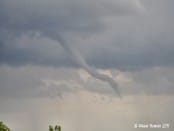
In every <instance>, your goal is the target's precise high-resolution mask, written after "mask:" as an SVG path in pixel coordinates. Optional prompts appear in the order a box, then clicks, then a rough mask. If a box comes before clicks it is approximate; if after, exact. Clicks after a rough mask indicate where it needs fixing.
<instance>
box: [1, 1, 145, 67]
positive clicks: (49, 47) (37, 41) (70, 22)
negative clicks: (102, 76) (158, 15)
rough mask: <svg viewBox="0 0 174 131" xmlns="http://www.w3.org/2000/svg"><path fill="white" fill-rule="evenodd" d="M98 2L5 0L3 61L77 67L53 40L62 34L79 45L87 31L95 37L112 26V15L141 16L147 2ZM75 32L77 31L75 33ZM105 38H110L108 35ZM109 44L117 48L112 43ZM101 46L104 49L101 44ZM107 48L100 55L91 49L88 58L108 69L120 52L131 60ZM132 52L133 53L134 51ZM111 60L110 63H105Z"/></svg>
mask: <svg viewBox="0 0 174 131" xmlns="http://www.w3.org/2000/svg"><path fill="white" fill-rule="evenodd" d="M96 2H97V3H96ZM96 2H93V1H79V0H73V1H61V0H59V1H54V0H52V1H49V2H47V1H40V0H37V1H22V0H15V1H11V0H7V1H1V6H2V8H1V9H0V10H1V14H0V18H1V23H0V28H1V31H0V34H1V37H0V47H1V48H0V51H1V54H0V63H1V64H4V63H5V64H10V65H25V64H40V65H51V66H76V65H75V63H73V62H72V61H71V60H70V59H69V58H68V57H67V56H66V53H64V52H62V51H61V50H62V48H61V47H60V46H59V45H58V44H55V43H56V42H55V41H53V40H54V39H55V37H57V35H58V34H61V35H63V36H65V39H68V40H69V42H71V44H74V46H78V45H77V44H75V41H73V40H75V39H78V38H80V36H81V34H83V33H84V34H86V35H87V36H89V35H90V36H94V37H95V35H96V34H98V33H99V32H100V33H101V31H102V32H104V30H103V29H104V28H105V29H106V28H107V26H108V25H107V24H108V23H107V22H106V20H107V19H108V20H109V18H110V17H113V18H116V19H117V17H120V18H121V17H128V18H129V17H130V16H137V17H138V16H139V13H141V12H143V11H144V10H145V9H144V6H143V4H141V3H140V2H139V1H138V0H132V1H128V0H125V1H120V0H118V1H112V0H110V1H108V2H105V1H103V0H98V1H96ZM134 18H135V17H134ZM121 19H122V18H121ZM114 25H115V24H114ZM116 25H117V23H116ZM122 26H124V25H122ZM96 31H97V32H98V33H97V32H96ZM119 31H120V30H119ZM125 31H126V30H125ZM72 33H75V34H74V35H72ZM69 36H70V37H69ZM24 37H26V38H24ZM105 37H106V38H107V35H106V36H105ZM48 39H50V40H48ZM96 42H97V41H96ZM111 42H115V40H114V39H113V38H112V41H111ZM111 42H109V43H111ZM120 42H122V41H120ZM52 43H53V44H52ZM93 45H94V46H95V45H96V44H95V43H93V44H89V46H91V48H93ZM105 46H106V45H104V47H105ZM107 46H108V47H109V48H113V46H112V44H108V45H107ZM135 47H136V46H135ZM77 48H78V47H77ZM98 48H99V49H100V46H99V47H98ZM56 49H57V50H56ZM104 51H107V53H106V56H103V55H100V53H99V54H96V53H95V52H98V51H94V52H91V53H90V54H91V56H90V57H89V58H87V61H88V62H89V63H91V64H93V65H95V66H99V65H101V66H100V67H106V68H107V67H109V66H111V65H110V63H111V61H113V60H112V59H111V60H110V61H107V60H109V58H110V55H114V56H115V55H117V56H118V58H120V57H123V61H127V59H130V58H127V57H129V54H125V56H122V53H121V54H120V53H119V54H117V52H116V53H114V52H111V53H110V51H109V52H108V50H104ZM129 51H130V53H132V51H131V50H128V52H129ZM112 53H114V54H112ZM82 54H83V53H82ZM135 55H136V54H135ZM56 56H57V57H56ZM98 57H100V58H98ZM108 57H109V58H108ZM133 57H134V56H133ZM115 58H116V57H115ZM96 59H97V60H96ZM101 59H102V60H101ZM131 59H132V58H131ZM116 61H118V62H119V63H120V64H121V66H123V65H125V64H128V65H129V64H131V63H130V62H129V61H128V62H127V63H124V62H122V61H120V60H119V59H116ZM132 61H133V60H132ZM107 62H108V64H105V63H107ZM136 63H137V61H136ZM112 67H118V65H117V64H115V63H113V64H112Z"/></svg>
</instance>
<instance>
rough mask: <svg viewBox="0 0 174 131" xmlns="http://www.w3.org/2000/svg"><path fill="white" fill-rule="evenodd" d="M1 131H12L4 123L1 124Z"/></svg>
mask: <svg viewBox="0 0 174 131" xmlns="http://www.w3.org/2000/svg"><path fill="white" fill-rule="evenodd" d="M0 131H10V129H9V128H8V127H7V126H6V125H5V124H4V123H3V122H0Z"/></svg>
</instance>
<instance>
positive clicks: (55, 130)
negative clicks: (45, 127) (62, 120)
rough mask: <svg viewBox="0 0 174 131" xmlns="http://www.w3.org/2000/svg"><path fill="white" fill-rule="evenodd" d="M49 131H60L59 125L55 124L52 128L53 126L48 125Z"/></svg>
mask: <svg viewBox="0 0 174 131" xmlns="http://www.w3.org/2000/svg"><path fill="white" fill-rule="evenodd" d="M49 131H61V126H60V125H56V126H55V127H54V128H53V126H51V125H50V126H49Z"/></svg>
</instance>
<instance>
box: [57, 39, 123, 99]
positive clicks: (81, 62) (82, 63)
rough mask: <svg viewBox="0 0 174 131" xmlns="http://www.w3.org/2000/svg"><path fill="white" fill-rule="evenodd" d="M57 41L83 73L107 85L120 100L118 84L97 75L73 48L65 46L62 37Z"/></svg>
mask: <svg viewBox="0 0 174 131" xmlns="http://www.w3.org/2000/svg"><path fill="white" fill-rule="evenodd" d="M57 41H58V42H59V44H60V45H61V46H62V47H63V48H64V50H65V51H67V53H68V54H69V56H70V57H71V59H72V60H73V61H74V62H75V63H76V64H77V65H78V66H80V67H81V68H83V69H84V70H85V71H87V72H88V73H89V74H90V75H91V76H93V77H94V78H96V79H99V80H101V81H104V82H106V83H108V84H109V85H110V86H111V87H112V89H113V90H114V91H115V92H116V93H117V95H118V96H119V97H120V98H121V94H120V91H119V90H118V84H117V83H116V82H115V80H114V79H112V78H111V77H109V76H107V75H104V74H101V73H99V72H98V71H97V70H96V69H95V68H93V67H91V66H89V65H88V64H87V62H86V61H85V59H84V58H83V57H82V56H81V55H80V53H79V52H78V51H77V50H76V49H75V48H73V47H72V46H71V45H70V44H67V43H66V42H65V40H64V39H62V37H58V39H57Z"/></svg>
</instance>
